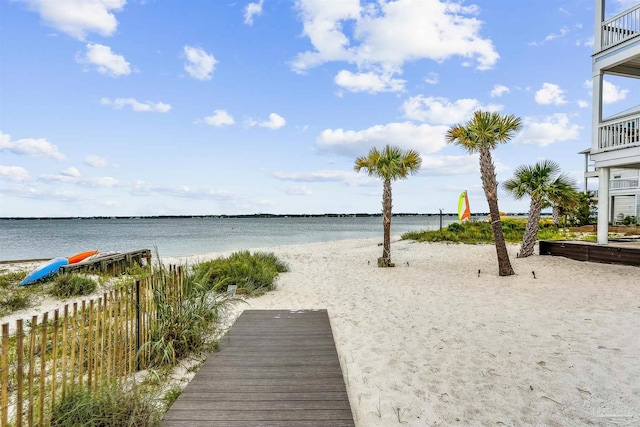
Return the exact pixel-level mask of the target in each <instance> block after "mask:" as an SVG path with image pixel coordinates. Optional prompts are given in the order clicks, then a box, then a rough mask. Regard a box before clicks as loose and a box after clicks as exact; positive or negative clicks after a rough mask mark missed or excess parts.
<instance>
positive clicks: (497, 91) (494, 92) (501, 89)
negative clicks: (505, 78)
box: [491, 84, 509, 98]
mask: <svg viewBox="0 0 640 427" xmlns="http://www.w3.org/2000/svg"><path fill="white" fill-rule="evenodd" d="M505 93H509V88H508V87H506V86H504V85H500V84H497V85H495V86H493V89H491V97H492V98H500V97H501V96H502V95H504V94H505Z"/></svg>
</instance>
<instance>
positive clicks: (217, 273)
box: [195, 251, 289, 295]
mask: <svg viewBox="0 0 640 427" xmlns="http://www.w3.org/2000/svg"><path fill="white" fill-rule="evenodd" d="M287 271H289V268H288V267H287V265H286V264H285V263H283V262H282V261H280V260H278V258H277V257H276V256H275V255H274V254H273V253H265V252H255V253H254V254H251V253H250V252H249V251H240V252H234V253H233V254H231V255H230V256H229V257H228V258H217V259H214V260H211V261H207V262H203V263H201V264H199V265H198V266H197V267H196V269H195V280H196V282H198V283H200V284H202V285H203V286H205V287H206V288H207V289H212V290H214V291H216V292H226V291H227V288H228V287H229V286H230V285H236V286H237V291H236V292H237V293H239V294H243V293H244V294H247V295H259V294H261V293H263V292H266V291H271V290H273V289H275V279H276V277H278V274H279V273H284V272H287Z"/></svg>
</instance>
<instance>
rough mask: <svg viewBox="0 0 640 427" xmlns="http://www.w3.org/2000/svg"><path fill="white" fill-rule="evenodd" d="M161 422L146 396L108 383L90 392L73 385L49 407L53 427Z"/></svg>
mask: <svg viewBox="0 0 640 427" xmlns="http://www.w3.org/2000/svg"><path fill="white" fill-rule="evenodd" d="M159 422H160V420H159V415H158V411H157V410H156V409H155V407H154V406H153V404H152V402H151V400H150V399H149V398H148V397H144V396H143V395H142V393H139V392H138V391H137V390H136V389H135V388H132V389H127V388H125V387H124V386H121V385H117V384H110V385H105V386H101V387H99V388H98V389H97V390H93V391H90V390H88V389H87V388H85V387H80V386H76V387H73V388H71V389H70V390H67V392H66V394H65V396H64V397H63V398H62V399H60V400H58V401H56V404H55V406H54V407H53V408H52V414H51V426H52V427H63V426H64V427H76V426H78V427H80V426H82V427H151V426H156V425H158V424H159Z"/></svg>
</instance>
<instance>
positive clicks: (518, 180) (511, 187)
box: [503, 160, 575, 258]
mask: <svg viewBox="0 0 640 427" xmlns="http://www.w3.org/2000/svg"><path fill="white" fill-rule="evenodd" d="M503 187H504V189H505V190H507V191H508V192H510V193H511V194H512V195H513V197H515V198H516V199H518V200H519V199H522V198H523V197H525V196H530V197H531V204H530V205H529V219H528V220H527V226H526V228H525V230H524V237H523V238H522V246H521V247H520V252H519V254H518V256H519V257H520V258H524V257H528V256H530V255H533V250H534V248H535V244H536V240H538V229H539V228H540V211H541V210H542V206H543V204H544V203H545V202H547V203H549V202H552V201H553V200H556V201H558V200H561V199H562V197H571V195H570V193H571V191H575V182H574V181H573V180H572V179H571V178H569V176H568V175H566V174H561V173H560V165H558V164H557V163H556V162H554V161H552V160H542V161H539V162H537V163H536V164H535V165H533V166H529V165H521V166H518V167H517V168H516V170H515V173H514V176H513V178H510V179H508V180H507V181H505V182H504V184H503Z"/></svg>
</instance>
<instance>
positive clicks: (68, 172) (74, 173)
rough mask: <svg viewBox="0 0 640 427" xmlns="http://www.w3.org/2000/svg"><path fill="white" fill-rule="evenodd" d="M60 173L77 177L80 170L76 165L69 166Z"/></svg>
mask: <svg viewBox="0 0 640 427" xmlns="http://www.w3.org/2000/svg"><path fill="white" fill-rule="evenodd" d="M60 175H64V176H71V177H78V176H80V171H79V170H78V168H76V167H73V166H69V167H68V168H66V169H65V170H63V171H62V172H60Z"/></svg>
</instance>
